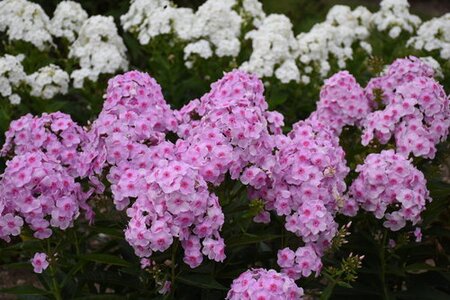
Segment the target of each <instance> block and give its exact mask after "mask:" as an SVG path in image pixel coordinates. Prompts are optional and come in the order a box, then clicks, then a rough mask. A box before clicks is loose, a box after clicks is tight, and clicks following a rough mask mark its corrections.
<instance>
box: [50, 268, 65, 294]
mask: <svg viewBox="0 0 450 300" xmlns="http://www.w3.org/2000/svg"><path fill="white" fill-rule="evenodd" d="M50 271H51V274H52V283H53V296H55V299H56V300H62V297H61V290H60V289H59V285H58V282H57V281H56V276H55V269H54V268H53V266H52V265H50Z"/></svg>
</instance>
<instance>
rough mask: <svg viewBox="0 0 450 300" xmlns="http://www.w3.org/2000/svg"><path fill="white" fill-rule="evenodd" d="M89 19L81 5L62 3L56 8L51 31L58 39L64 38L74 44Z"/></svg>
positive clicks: (70, 2) (68, 2)
mask: <svg viewBox="0 0 450 300" xmlns="http://www.w3.org/2000/svg"><path fill="white" fill-rule="evenodd" d="M87 18H88V14H87V12H86V11H85V10H84V9H83V8H82V7H81V5H80V4H79V3H77V2H73V1H62V2H60V3H59V4H58V5H57V6H56V9H55V12H54V14H53V18H52V19H51V26H50V31H51V33H52V34H53V35H54V36H56V37H64V38H66V39H67V40H68V41H69V42H73V41H74V40H75V38H76V37H77V35H78V32H79V31H80V29H81V26H82V25H83V23H84V22H85V21H86V20H87Z"/></svg>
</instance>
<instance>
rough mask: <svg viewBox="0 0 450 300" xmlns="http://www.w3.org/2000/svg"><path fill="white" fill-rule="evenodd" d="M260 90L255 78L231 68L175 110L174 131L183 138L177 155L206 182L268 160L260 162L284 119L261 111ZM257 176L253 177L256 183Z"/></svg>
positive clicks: (236, 175)
mask: <svg viewBox="0 0 450 300" xmlns="http://www.w3.org/2000/svg"><path fill="white" fill-rule="evenodd" d="M263 92H264V87H263V84H262V82H261V80H259V79H258V78H257V77H256V76H253V75H249V74H247V73H245V72H242V71H237V70H236V71H233V72H230V73H227V74H225V75H224V77H223V78H222V79H220V80H218V81H217V82H215V83H213V84H212V85H211V91H210V92H209V93H207V94H205V95H204V96H203V97H201V99H200V100H193V101H191V103H189V104H188V105H186V106H185V107H183V108H182V109H181V110H180V111H179V112H177V114H178V119H179V120H180V125H179V127H178V134H179V136H180V137H182V138H183V139H184V142H183V143H184V145H183V147H182V153H181V158H182V159H183V160H185V161H187V162H189V163H191V164H192V165H194V166H197V167H199V168H200V174H201V175H202V176H203V177H204V178H205V180H206V181H208V182H211V183H213V184H215V185H219V184H220V183H221V182H222V181H223V178H224V175H225V173H227V172H230V175H231V178H232V179H237V178H239V176H240V175H241V172H242V171H243V169H244V167H246V166H247V165H249V164H252V165H259V166H267V164H270V163H272V162H269V161H266V158H267V157H268V156H269V157H270V154H271V152H272V149H273V136H272V134H281V127H282V126H283V125H284V123H283V116H282V115H281V114H280V113H278V112H269V111H267V108H268V105H267V102H266V101H265V99H264V94H263ZM258 174H260V176H261V177H264V175H263V174H262V173H261V172H259V173H258ZM261 177H258V178H257V179H255V180H257V181H259V182H260V184H262V183H263V181H264V178H261Z"/></svg>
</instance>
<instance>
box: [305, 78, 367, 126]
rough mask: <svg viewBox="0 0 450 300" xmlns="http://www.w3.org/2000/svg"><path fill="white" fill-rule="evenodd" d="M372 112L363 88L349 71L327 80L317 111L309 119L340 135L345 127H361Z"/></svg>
mask: <svg viewBox="0 0 450 300" xmlns="http://www.w3.org/2000/svg"><path fill="white" fill-rule="evenodd" d="M370 111H371V103H370V102H369V100H368V98H367V97H365V95H364V90H363V89H362V87H361V86H360V85H359V84H358V83H357V82H356V79H355V78H354V77H353V75H351V74H350V73H349V72H348V71H341V72H338V73H336V74H334V75H333V76H331V77H330V78H328V79H327V80H325V84H324V85H323V87H322V89H321V90H320V99H319V102H317V109H316V111H315V112H313V113H312V114H311V115H310V116H309V118H308V119H310V120H314V121H315V122H320V123H323V124H324V125H325V124H326V126H329V127H330V128H331V129H332V130H333V131H334V132H335V133H336V134H337V135H339V134H340V133H341V131H342V128H344V126H347V125H359V123H360V121H361V120H362V119H363V118H365V117H366V116H367V114H368V113H369V112H370Z"/></svg>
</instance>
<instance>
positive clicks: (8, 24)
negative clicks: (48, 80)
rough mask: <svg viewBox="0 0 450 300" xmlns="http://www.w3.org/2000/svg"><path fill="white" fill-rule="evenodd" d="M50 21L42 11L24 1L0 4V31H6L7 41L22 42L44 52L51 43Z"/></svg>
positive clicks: (7, 0) (6, 0)
mask: <svg viewBox="0 0 450 300" xmlns="http://www.w3.org/2000/svg"><path fill="white" fill-rule="evenodd" d="M49 28H50V19H49V18H48V16H47V15H46V14H45V12H44V10H43V9H42V8H41V7H40V6H39V5H38V4H35V3H32V2H28V1H26V0H4V1H1V2H0V31H6V33H7V35H8V38H9V40H22V41H26V42H29V43H31V44H33V45H35V46H36V47H37V48H38V49H40V50H44V49H45V48H46V47H47V46H48V45H49V44H51V43H52V37H51V35H50V30H49Z"/></svg>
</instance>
